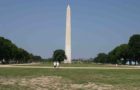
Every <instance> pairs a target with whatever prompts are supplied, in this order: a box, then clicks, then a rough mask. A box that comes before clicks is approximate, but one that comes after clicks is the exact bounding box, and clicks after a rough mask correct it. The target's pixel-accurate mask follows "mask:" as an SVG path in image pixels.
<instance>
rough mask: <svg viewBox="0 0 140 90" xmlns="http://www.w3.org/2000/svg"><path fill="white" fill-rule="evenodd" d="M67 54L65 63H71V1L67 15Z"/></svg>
mask: <svg viewBox="0 0 140 90" xmlns="http://www.w3.org/2000/svg"><path fill="white" fill-rule="evenodd" d="M65 53H66V57H67V59H66V60H65V63H71V9H70V4H69V0H67V13H66V41H65Z"/></svg>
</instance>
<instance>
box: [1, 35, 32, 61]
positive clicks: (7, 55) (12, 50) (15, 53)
mask: <svg viewBox="0 0 140 90" xmlns="http://www.w3.org/2000/svg"><path fill="white" fill-rule="evenodd" d="M33 56H34V55H32V54H30V53H29V52H27V51H26V50H24V49H22V48H18V47H17V46H16V45H15V44H13V43H12V42H11V41H10V40H8V39H5V38H4V37H0V60H3V59H5V61H6V63H9V62H10V60H14V61H16V62H17V63H27V62H29V60H30V59H31V58H32V57H33Z"/></svg>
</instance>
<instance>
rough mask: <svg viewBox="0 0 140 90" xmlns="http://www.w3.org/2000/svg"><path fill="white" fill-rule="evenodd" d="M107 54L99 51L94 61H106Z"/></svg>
mask: <svg viewBox="0 0 140 90" xmlns="http://www.w3.org/2000/svg"><path fill="white" fill-rule="evenodd" d="M107 60H108V55H107V54H105V53H99V54H98V56H97V57H96V58H95V59H94V62H95V63H108V62H107Z"/></svg>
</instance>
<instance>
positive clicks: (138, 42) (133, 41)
mask: <svg viewBox="0 0 140 90" xmlns="http://www.w3.org/2000/svg"><path fill="white" fill-rule="evenodd" d="M128 45H129V48H130V50H131V52H132V53H131V55H132V58H133V60H134V61H135V64H136V61H137V62H138V63H139V64H140V35H139V34H135V35H133V36H131V37H130V39H129V43H128Z"/></svg>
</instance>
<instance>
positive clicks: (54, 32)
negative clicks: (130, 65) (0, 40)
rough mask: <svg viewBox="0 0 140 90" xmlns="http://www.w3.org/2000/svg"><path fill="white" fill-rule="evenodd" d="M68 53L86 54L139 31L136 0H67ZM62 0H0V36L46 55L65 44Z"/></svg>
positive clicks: (139, 5) (139, 11) (139, 1)
mask: <svg viewBox="0 0 140 90" xmlns="http://www.w3.org/2000/svg"><path fill="white" fill-rule="evenodd" d="M70 5H71V10H72V57H73V58H90V57H95V56H96V55H97V54H98V53H100V52H105V53H108V52H109V51H110V50H112V49H113V48H114V47H116V46H118V45H120V44H122V43H128V40H129V37H130V36H132V35H133V34H136V33H137V34H140V0H70ZM65 21H66V0H0V36H3V37H5V38H8V39H10V40H12V42H13V43H15V44H16V45H17V46H18V47H21V48H24V49H25V50H27V51H29V52H31V53H33V54H35V55H41V56H42V57H45V58H48V57H51V56H52V53H53V51H54V50H56V49H64V48H65Z"/></svg>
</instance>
